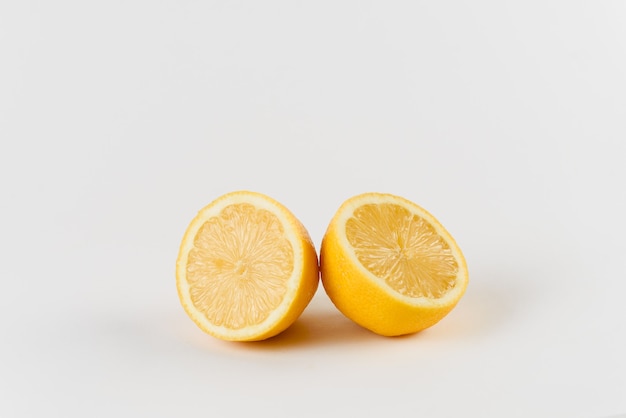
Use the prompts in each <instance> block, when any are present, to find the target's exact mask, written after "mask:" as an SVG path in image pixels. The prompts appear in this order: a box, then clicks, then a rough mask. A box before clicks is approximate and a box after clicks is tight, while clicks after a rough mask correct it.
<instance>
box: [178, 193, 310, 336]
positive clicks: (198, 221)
mask: <svg viewBox="0 0 626 418" xmlns="http://www.w3.org/2000/svg"><path fill="white" fill-rule="evenodd" d="M318 282H319V270H318V263H317V254H316V252H315V248H314V246H313V243H312V242H311V239H310V237H309V234H308V232H307V231H306V229H305V228H304V226H303V225H302V224H301V223H300V221H299V220H298V219H297V218H296V217H295V216H294V215H293V214H292V213H291V212H290V211H289V210H288V209H287V208H286V207H284V206H283V205H282V204H280V203H279V202H277V201H275V200H274V199H272V198H270V197H268V196H266V195H263V194H260V193H256V192H250V191H238V192H232V193H228V194H226V195H223V196H221V197H219V198H218V199H216V200H214V201H213V202H211V203H210V204H209V205H207V206H206V207H204V208H203V209H201V210H200V211H199V213H198V214H197V216H196V217H195V218H194V219H193V220H192V221H191V223H190V224H189V226H188V228H187V231H186V232H185V235H184V237H183V240H182V243H181V245H180V250H179V254H178V259H177V262H176V285H177V289H178V295H179V298H180V301H181V304H182V305H183V308H184V309H185V312H186V313H187V314H188V315H189V317H190V318H191V319H192V320H193V321H194V322H195V323H196V324H197V325H198V326H199V327H200V328H201V329H202V330H204V331H205V332H207V333H208V334H211V335H213V336H215V337H217V338H220V339H223V340H231V341H255V340H263V339H266V338H269V337H272V336H274V335H277V334H278V333H280V332H282V331H284V330H285V329H286V328H288V327H289V326H290V325H291V324H292V323H293V322H295V320H296V319H297V318H298V317H299V316H300V314H301V313H302V311H303V310H304V308H305V307H306V306H307V305H308V303H309V302H310V301H311V298H312V297H313V295H314V294H315V291H316V290H317V286H318Z"/></svg>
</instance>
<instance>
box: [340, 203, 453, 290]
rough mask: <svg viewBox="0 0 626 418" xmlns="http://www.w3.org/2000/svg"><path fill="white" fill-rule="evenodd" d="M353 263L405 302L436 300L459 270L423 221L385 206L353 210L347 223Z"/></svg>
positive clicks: (442, 242)
mask: <svg viewBox="0 0 626 418" xmlns="http://www.w3.org/2000/svg"><path fill="white" fill-rule="evenodd" d="M346 236H347V238H348V242H349V243H350V245H351V246H352V248H354V252H355V254H356V258H357V259H358V260H359V261H360V262H361V264H362V265H363V266H364V267H365V268H366V269H367V270H369V271H370V272H371V273H372V274H374V275H375V276H376V277H379V278H381V279H383V280H384V281H385V282H386V283H387V284H388V285H389V286H390V287H392V288H393V289H394V290H396V291H397V292H399V293H401V294H403V295H406V296H410V297H429V298H439V297H441V296H442V295H443V294H444V293H446V292H447V291H448V290H449V289H451V288H452V287H454V283H455V280H456V276H457V274H458V271H459V265H458V263H457V261H456V259H455V258H454V256H453V254H452V251H451V250H450V246H449V245H448V243H447V242H446V241H445V240H444V239H443V238H442V237H441V236H439V235H438V234H437V232H436V231H435V229H434V228H433V227H432V225H430V224H429V223H428V222H426V221H425V220H424V218H421V217H419V216H418V215H416V214H414V213H411V212H410V211H409V210H407V209H406V208H404V207H402V206H400V205H396V204H390V203H383V204H379V205H374V204H368V205H363V206H361V207H359V208H357V209H356V210H355V211H354V213H353V215H352V217H351V218H349V219H348V221H347V222H346Z"/></svg>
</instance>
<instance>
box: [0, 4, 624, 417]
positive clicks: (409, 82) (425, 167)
mask: <svg viewBox="0 0 626 418" xmlns="http://www.w3.org/2000/svg"><path fill="white" fill-rule="evenodd" d="M506 3H507V2H501V1H490V2H486V1H479V2H473V3H472V2H410V1H406V2H385V1H373V2H356V1H353V2H342V1H339V2H308V4H301V2H289V1H282V2H278V1H266V2H251V1H250V2H246V1H230V2H229V1H204V2H200V1H187V0H183V1H167V0H165V1H159V2H150V1H112V2H80V1H67V0H61V1H55V2H26V1H24V2H21V1H2V2H1V3H0V139H1V149H0V186H1V188H0V190H2V196H3V197H2V203H1V206H0V210H1V217H0V227H1V229H0V254H2V263H0V277H1V279H2V291H1V292H0V330H2V340H1V344H0V355H1V356H0V416H2V417H40V416H58V417H86V416H89V417H111V416H149V417H173V416H212V417H219V416H230V415H236V416H243V415H244V413H247V414H248V415H252V414H255V413H260V414H261V416H265V415H269V414H270V413H271V414H273V415H274V416H284V417H290V416H321V415H322V414H323V415H324V416H394V415H396V416H423V417H456V416H476V417H504V416H507V417H512V416H520V417H530V416H532V417H608V416H613V415H616V414H624V413H626V356H625V355H624V352H626V350H625V349H626V341H625V340H626V326H625V325H624V324H625V321H624V318H625V317H626V315H625V314H626V305H625V304H624V300H625V298H626V294H625V293H626V285H625V281H626V274H625V272H624V254H625V253H626V245H625V244H624V240H623V237H624V233H625V232H626V228H625V226H626V222H625V221H624V213H625V212H626V201H625V200H626V199H625V196H626V194H625V193H624V179H625V178H626V168H625V164H624V160H625V157H626V145H625V139H626V25H624V22H625V21H626V3H624V2H619V1H615V2H610V1H605V2H577V1H563V2H554V1H547V2H530V3H528V2H518V4H506ZM236 189H252V190H256V191H259V192H263V193H266V194H268V195H270V196H272V197H274V198H275V199H277V200H279V201H281V202H282V203H283V204H285V205H286V206H287V207H289V208H290V209H291V210H292V211H293V212H294V213H295V214H296V215H297V216H298V217H299V218H300V219H301V220H302V221H303V223H304V224H305V225H306V226H307V228H308V229H309V232H310V233H311V235H312V237H313V240H314V241H315V243H316V245H317V246H318V248H319V243H320V242H321V238H322V235H323V233H324V230H325V228H326V225H327V222H328V221H329V220H330V218H331V216H332V214H333V213H334V211H335V210H336V209H337V208H338V206H339V205H340V203H341V202H342V201H343V200H344V199H346V198H348V197H349V196H351V195H354V194H357V193H360V192H363V191H382V192H391V193H395V194H399V195H401V196H404V197H406V198H409V199H411V200H413V201H415V202H416V203H418V204H420V205H422V206H424V207H425V208H426V209H428V210H429V211H430V212H432V213H433V214H434V215H435V216H436V217H438V218H439V220H440V221H441V222H442V223H443V224H444V225H445V226H446V227H447V228H448V229H449V230H450V232H451V233H452V234H453V235H454V236H455V238H456V239H457V241H458V243H459V244H460V246H461V248H462V249H463V251H464V252H465V255H466V257H467V260H468V264H469V268H470V280H471V282H470V285H469V288H468V291H467V293H466V295H465V297H464V298H463V299H462V301H461V303H460V304H459V305H458V306H457V308H456V309H455V310H454V311H453V312H452V313H451V314H450V315H449V316H448V317H446V318H445V319H444V320H443V321H442V322H440V323H439V324H437V325H436V326H435V327H433V328H431V329H429V330H427V331H425V332H423V333H421V334H418V335H414V336H409V337H403V338H396V339H388V338H382V337H378V336H375V335H373V334H371V333H368V332H367V331H364V330H362V329H360V328H359V327H357V326H356V325H353V324H352V323H351V322H350V321H348V320H347V319H344V317H342V316H341V314H339V313H338V312H337V311H336V310H335V309H334V307H333V306H332V305H331V304H330V302H329V301H328V299H327V298H326V295H325V294H324V292H323V289H322V288H321V287H320V290H319V291H318V293H317V294H316V296H315V298H314V300H313V302H312V304H311V305H310V306H309V308H308V309H307V310H306V311H305V313H304V315H303V316H302V317H301V318H300V320H299V321H298V322H297V323H296V324H295V325H294V326H293V328H291V329H290V330H288V331H286V332H285V333H284V334H282V335H281V336H279V337H277V338H275V339H273V340H269V341H267V342H264V343H258V344H232V343H226V342H221V341H218V340H215V339H212V338H211V337H209V336H206V335H204V334H203V333H202V332H201V331H200V330H199V329H198V328H196V326H195V325H194V324H193V323H192V322H191V321H190V320H189V319H188V318H187V316H186V315H185V314H184V312H183V310H182V308H181V306H180V304H179V302H178V299H177V295H176V291H175V284H174V264H175V258H176V254H177V249H178V244H179V242H180V239H181V238H182V234H183V232H184V230H185V228H186V226H187V224H188V222H189V221H190V220H191V218H192V217H193V215H194V214H195V212H196V211H197V210H199V209H200V208H201V207H202V206H204V205H205V204H207V203H208V202H209V201H211V200H213V199H214V198H216V197H217V196H219V195H221V194H223V193H225V192H228V191H231V190H236ZM296 414H298V415H296Z"/></svg>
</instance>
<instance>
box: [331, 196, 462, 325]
mask: <svg viewBox="0 0 626 418" xmlns="http://www.w3.org/2000/svg"><path fill="white" fill-rule="evenodd" d="M374 195H380V196H385V195H383V194H374ZM396 198H397V197H396ZM348 203H349V202H348V201H347V202H345V203H344V205H342V207H341V208H340V209H339V211H338V212H337V214H336V215H335V216H334V217H333V219H332V220H331V222H330V224H329V227H328V229H327V231H326V233H325V235H324V238H323V240H322V245H321V249H320V272H321V280H322V285H323V286H324V290H325V291H326V294H327V295H328V297H329V298H330V300H331V301H332V302H333V304H334V305H335V306H336V307H337V309H339V311H341V312H342V313H343V314H344V315H345V316H346V317H348V318H350V319H351V320H353V321H354V322H356V323H357V324H359V325H361V326H362V327H364V328H367V329H369V330H370V331H372V332H375V333H376V334H380V335H383V336H388V337H391V336H399V335H405V334H412V333H416V332H419V331H422V330H424V329H426V328H428V327H431V326H433V325H435V324H436V323H437V322H439V321H440V320H441V319H443V318H444V317H445V316H446V315H447V314H448V313H449V312H450V311H451V310H452V309H453V308H454V307H455V306H456V305H457V303H458V301H459V300H460V298H461V297H462V295H463V293H464V292H465V289H466V287H467V265H466V262H465V259H464V258H463V257H462V255H461V254H460V253H459V255H460V257H458V258H459V259H458V260H457V261H459V262H460V264H461V265H460V269H461V271H462V272H463V273H462V275H464V277H462V278H461V280H460V282H459V283H458V286H460V287H461V288H460V289H459V290H460V291H459V292H458V294H457V295H458V296H457V297H456V298H455V299H454V300H448V301H446V303H442V304H438V303H437V302H436V301H433V302H432V303H428V304H422V305H420V304H410V303H407V302H406V301H405V300H403V299H402V297H399V296H398V295H397V294H396V292H395V291H393V290H392V289H390V288H388V287H385V286H384V285H382V284H381V283H377V282H376V281H375V280H372V279H371V278H370V277H367V275H366V274H365V272H364V267H363V266H361V265H360V263H359V262H358V261H357V260H355V259H354V258H352V257H351V256H350V254H349V253H348V251H347V249H346V248H345V247H344V246H343V245H342V244H341V240H340V238H339V237H340V234H343V235H345V232H342V231H339V230H338V228H339V225H338V221H337V218H338V216H339V213H340V212H341V211H342V209H343V208H344V207H345V206H346V205H347V204H348ZM413 205H414V204H413ZM424 212H426V211H424ZM426 213H427V212H426ZM431 216H432V215H431ZM430 221H431V223H437V225H438V226H439V227H440V228H441V229H443V227H442V226H441V225H440V224H438V222H437V221H436V220H434V218H432V219H430ZM433 221H434V222H433ZM444 231H445V230H444ZM448 241H451V242H453V243H454V241H453V240H452V237H450V236H448ZM454 245H456V243H454Z"/></svg>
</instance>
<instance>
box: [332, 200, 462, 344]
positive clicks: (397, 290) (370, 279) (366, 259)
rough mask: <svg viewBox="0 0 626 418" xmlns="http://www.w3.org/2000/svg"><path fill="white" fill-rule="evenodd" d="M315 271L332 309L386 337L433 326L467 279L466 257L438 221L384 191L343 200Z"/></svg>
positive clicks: (452, 305) (447, 310)
mask: <svg viewBox="0 0 626 418" xmlns="http://www.w3.org/2000/svg"><path fill="white" fill-rule="evenodd" d="M320 268H321V276H322V283H323V286H324V289H325V291H326V293H327V294H328V296H329V298H330V299H331V301H332V302H333V303H334V304H335V306H336V307H337V308H338V309H339V310H340V311H341V312H342V313H343V314H344V315H346V316H347V317H348V318H350V319H352V320H353V321H355V322H356V323H358V324H360V325H362V326H363V327H365V328H367V329H369V330H371V331H373V332H375V333H377V334H381V335H386V336H395V335H403V334H410V333H415V332H418V331H421V330H423V329H425V328H428V327H430V326H432V325H434V324H435V323H437V322H438V321H440V320H441V319H442V318H443V317H445V316H446V315H447V314H448V313H449V312H450V311H451V310H452V309H453V308H454V307H455V306H456V304H457V303H458V301H459V300H460V299H461V297H462V296H463V294H464V292H465V289H466V287H467V284H468V271H467V264H466V262H465V258H464V257H463V254H462V252H461V250H460V248H459V247H458V245H457V244H456V242H455V240H454V239H453V238H452V236H451V235H450V234H449V233H448V231H447V230H446V229H445V228H444V227H443V226H442V225H441V223H439V221H437V220H436V219H435V218H434V216H433V215H431V214H430V213H429V212H427V211H426V210H425V209H423V208H422V207H420V206H418V205H417V204H415V203H413V202H411V201H409V200H406V199H404V198H402V197H399V196H394V195H391V194H384V193H365V194H361V195H358V196H354V197H352V198H350V199H348V200H347V201H345V202H344V203H343V204H342V205H341V207H340V208H339V210H338V211H337V212H336V214H335V215H334V217H333V219H332V220H331V222H330V224H329V226H328V229H327V230H326V233H325V235H324V239H323V240H322V246H321V252H320Z"/></svg>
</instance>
